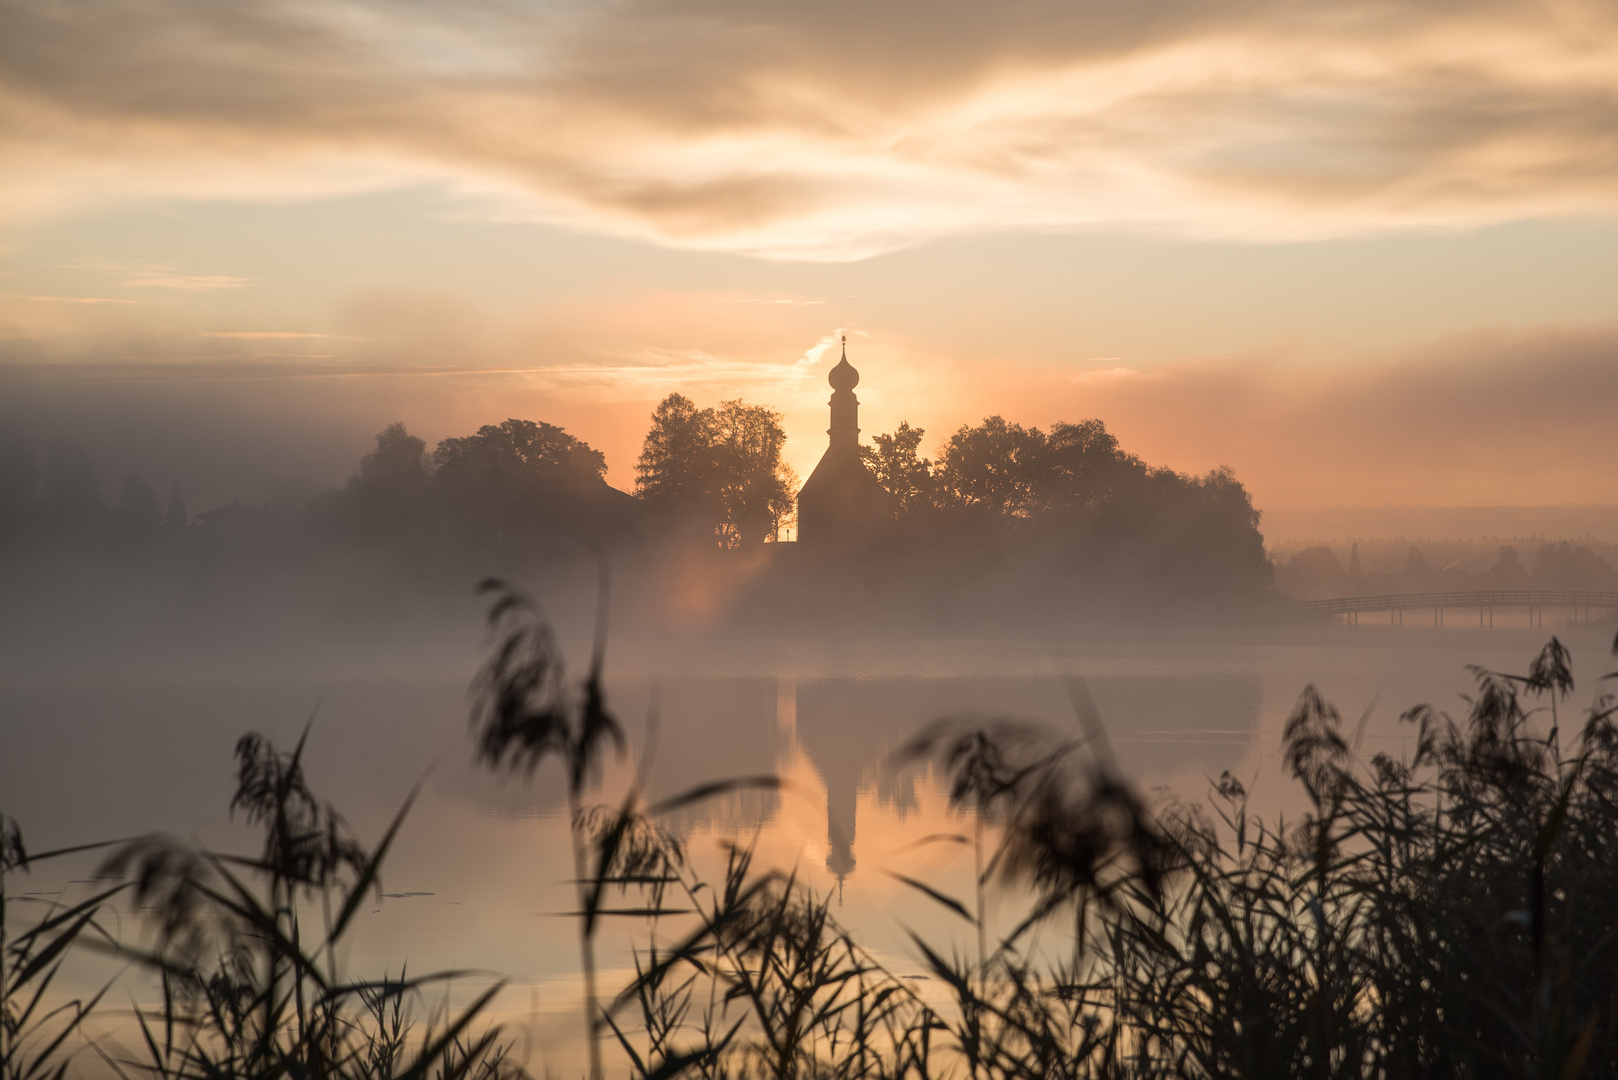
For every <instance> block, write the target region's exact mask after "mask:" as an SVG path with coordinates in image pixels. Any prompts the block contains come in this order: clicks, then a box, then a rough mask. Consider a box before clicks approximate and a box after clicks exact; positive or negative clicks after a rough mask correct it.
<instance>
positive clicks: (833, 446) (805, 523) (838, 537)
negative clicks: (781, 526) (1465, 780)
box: [798, 338, 893, 547]
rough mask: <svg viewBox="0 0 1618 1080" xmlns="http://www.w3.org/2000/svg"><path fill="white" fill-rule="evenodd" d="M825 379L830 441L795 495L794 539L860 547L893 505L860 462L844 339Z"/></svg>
mask: <svg viewBox="0 0 1618 1080" xmlns="http://www.w3.org/2000/svg"><path fill="white" fill-rule="evenodd" d="M826 381H827V382H829V383H831V388H832V395H831V401H830V402H828V404H829V405H830V406H831V427H830V428H828V429H827V431H826V434H827V435H828V436H829V437H830V443H829V445H827V447H826V452H825V453H824V454H822V455H821V458H820V464H818V465H816V466H815V471H814V472H812V473H810V474H809V479H808V480H806V481H804V485H803V489H802V490H801V491H799V492H798V541H799V543H802V544H805V545H810V546H816V547H837V546H841V545H846V544H859V543H864V542H867V541H870V540H874V539H875V538H877V537H878V536H880V535H881V533H882V531H883V530H884V529H885V528H886V527H887V526H888V525H889V524H890V523H891V522H892V521H893V505H892V502H891V500H890V499H889V497H888V493H887V491H885V490H884V489H883V487H882V485H881V484H880V483H878V482H877V479H876V477H875V476H873V475H872V474H871V470H870V469H868V468H866V466H865V462H864V461H862V460H861V459H860V399H859V398H857V397H855V396H854V387H856V386H858V385H859V382H860V373H859V372H858V371H856V370H854V366H853V365H852V364H850V363H849V362H848V339H847V338H844V339H843V357H842V359H841V360H840V361H838V364H837V366H836V367H834V368H832V369H831V373H830V374H829V375H827V376H826Z"/></svg>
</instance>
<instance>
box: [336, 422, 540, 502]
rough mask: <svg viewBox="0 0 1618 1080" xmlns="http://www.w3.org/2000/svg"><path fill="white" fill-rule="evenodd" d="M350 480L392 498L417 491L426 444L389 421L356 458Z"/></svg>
mask: <svg viewBox="0 0 1618 1080" xmlns="http://www.w3.org/2000/svg"><path fill="white" fill-rule="evenodd" d="M507 422H508V423H510V421H507ZM351 483H356V484H358V485H361V486H363V487H365V488H366V489H368V490H370V491H372V492H375V493H377V494H386V495H387V496H390V497H394V498H408V497H411V496H415V495H419V494H421V491H422V489H423V488H425V487H426V486H427V444H426V443H425V442H423V441H422V440H420V439H418V438H416V437H415V436H414V435H412V434H410V433H409V432H408V431H406V430H405V426H404V424H403V423H402V422H398V421H395V422H394V423H392V424H389V425H388V426H387V427H385V428H383V429H382V430H381V431H380V432H378V433H377V436H376V449H375V450H373V451H371V452H370V453H369V454H366V455H365V456H364V457H362V458H360V471H359V473H358V474H357V475H356V476H355V477H354V480H353V481H351Z"/></svg>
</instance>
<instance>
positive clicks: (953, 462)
mask: <svg viewBox="0 0 1618 1080" xmlns="http://www.w3.org/2000/svg"><path fill="white" fill-rule="evenodd" d="M1045 448H1046V440H1045V433H1044V432H1042V431H1040V430H1039V429H1038V428H1025V427H1023V426H1022V425H1021V424H1012V423H1007V422H1006V420H1005V418H1004V417H1000V416H991V417H989V418H988V419H986V420H984V421H983V423H982V424H979V425H978V426H977V427H971V426H969V425H962V426H961V428H960V429H959V430H958V431H956V432H955V434H953V435H951V436H950V438H949V442H947V443H945V444H944V448H943V450H942V451H941V452H940V454H939V460H938V468H937V469H936V471H935V473H934V476H935V477H936V479H937V480H938V486H939V493H940V495H941V497H942V498H943V500H944V501H945V502H946V503H947V504H948V505H951V506H955V507H960V508H963V509H969V510H978V511H983V512H986V513H989V514H994V515H999V516H1002V517H1006V518H1027V517H1029V516H1030V515H1032V514H1033V513H1034V512H1035V511H1036V509H1037V507H1038V503H1039V489H1040V487H1041V483H1040V481H1041V480H1042V479H1043V477H1042V476H1041V472H1042V470H1043V467H1044V466H1045V464H1046V462H1045Z"/></svg>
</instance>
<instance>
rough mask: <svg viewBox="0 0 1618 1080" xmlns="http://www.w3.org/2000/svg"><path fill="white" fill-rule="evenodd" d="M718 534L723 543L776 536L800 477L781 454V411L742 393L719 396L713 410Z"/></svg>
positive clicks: (746, 542) (747, 542)
mask: <svg viewBox="0 0 1618 1080" xmlns="http://www.w3.org/2000/svg"><path fill="white" fill-rule="evenodd" d="M714 420H715V424H714V450H715V454H714V457H715V460H716V462H717V464H718V467H719V468H718V481H719V483H718V490H719V504H720V507H721V509H722V511H723V514H724V516H723V518H722V519H721V523H720V536H721V538H722V540H723V541H724V543H725V544H726V546H749V545H752V544H758V543H763V542H764V540H765V539H766V538H769V539H771V540H775V539H778V538H779V537H780V535H781V525H782V524H783V523H784V522H786V521H787V520H789V519H790V518H791V517H792V512H793V509H794V502H793V497H794V495H795V494H796V492H797V487H798V478H797V476H796V474H794V473H793V471H792V468H791V466H789V465H787V464H786V462H784V461H782V460H781V449H782V448H783V447H784V446H785V445H786V441H787V433H786V430H785V429H784V428H782V426H781V414H780V413H778V412H776V411H775V410H774V409H771V408H770V407H768V406H766V405H749V404H748V403H747V402H745V401H742V400H741V399H739V398H738V399H736V400H733V401H724V402H720V404H719V408H718V410H717V411H716V412H715V414H714Z"/></svg>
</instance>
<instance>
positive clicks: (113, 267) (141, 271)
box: [63, 257, 252, 292]
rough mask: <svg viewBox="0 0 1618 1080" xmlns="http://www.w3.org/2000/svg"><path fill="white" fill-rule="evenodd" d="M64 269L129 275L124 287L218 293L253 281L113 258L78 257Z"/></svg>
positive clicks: (123, 282) (238, 287)
mask: <svg viewBox="0 0 1618 1080" xmlns="http://www.w3.org/2000/svg"><path fill="white" fill-rule="evenodd" d="M63 269H64V270H89V271H92V272H98V273H106V274H116V275H117V276H119V277H124V275H129V276H128V277H127V278H125V280H123V281H120V282H119V283H118V284H119V285H121V286H123V287H125V288H141V289H182V290H185V291H187V292H215V291H217V290H219V289H240V288H243V287H244V286H247V285H249V284H251V283H252V282H251V281H250V280H249V279H247V278H240V277H232V276H230V275H228V274H180V273H176V272H175V269H174V267H172V266H167V265H165V264H163V263H148V262H118V261H115V260H112V259H103V258H99V257H97V258H90V259H76V260H74V261H73V262H70V263H67V264H66V265H65V266H63Z"/></svg>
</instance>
